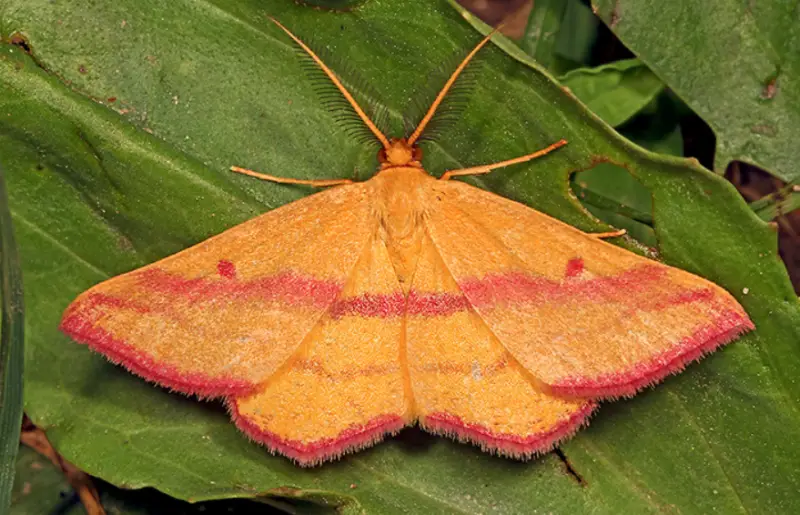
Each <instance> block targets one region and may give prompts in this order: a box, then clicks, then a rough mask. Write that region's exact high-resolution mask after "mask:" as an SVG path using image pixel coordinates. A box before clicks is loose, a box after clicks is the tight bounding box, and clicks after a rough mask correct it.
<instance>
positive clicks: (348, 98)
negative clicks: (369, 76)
mask: <svg viewBox="0 0 800 515" xmlns="http://www.w3.org/2000/svg"><path fill="white" fill-rule="evenodd" d="M270 20H272V23H274V24H275V25H277V26H278V27H280V28H281V30H283V31H284V32H285V33H286V34H288V35H289V37H290V38H292V40H293V41H294V42H295V43H296V44H297V46H299V47H300V48H301V49H302V50H303V52H304V55H306V56H308V58H309V59H310V60H311V61H312V62H313V63H314V65H316V66H317V67H319V69H320V70H322V71H323V72H324V73H325V75H326V76H327V77H328V79H330V81H331V82H332V83H333V85H334V86H336V88H337V89H338V90H339V92H340V93H341V95H342V96H343V97H344V101H340V100H338V99H336V98H334V97H328V96H325V97H324V98H323V102H325V103H326V105H328V106H332V107H334V108H337V109H338V108H340V107H344V106H347V105H349V106H350V107H351V108H352V110H353V111H354V115H355V116H357V119H359V120H361V122H363V124H364V125H365V126H366V127H367V128H368V129H369V130H370V132H371V133H372V134H373V135H374V136H375V137H376V138H378V141H380V142H381V145H382V146H383V148H384V149H388V148H389V146H390V144H389V140H388V138H387V137H386V136H384V134H383V132H381V130H380V129H379V128H378V126H377V125H376V124H375V122H373V121H372V119H370V117H369V116H367V113H365V112H364V110H363V109H362V108H361V106H360V105H358V102H356V100H355V98H353V95H352V94H351V93H350V91H348V89H347V88H346V87H345V85H344V83H343V82H342V81H341V80H340V79H339V77H338V76H337V75H336V74H335V73H333V70H331V69H330V68H329V67H328V66H327V65H326V64H325V62H324V61H323V60H322V59H320V57H319V56H318V55H317V54H316V53H315V52H314V51H313V50H311V48H309V46H308V45H306V44H305V43H304V42H303V41H302V40H300V38H298V37H297V36H295V35H294V34H293V33H292V32H291V31H290V30H289V29H287V28H286V27H284V26H283V25H282V24H281V22H279V21H278V20H276V19H275V18H272V17H270ZM373 98H374V97H373ZM339 113H340V114H339V119H342V120H347V119H348V118H350V116H348V115H346V114H341V110H340V111H339ZM351 116H352V115H351Z"/></svg>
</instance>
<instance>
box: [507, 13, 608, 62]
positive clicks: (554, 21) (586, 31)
mask: <svg viewBox="0 0 800 515" xmlns="http://www.w3.org/2000/svg"><path fill="white" fill-rule="evenodd" d="M598 26H599V22H598V20H597V18H596V17H595V16H594V15H593V14H592V11H591V10H589V8H588V7H586V6H585V5H584V4H583V3H582V2H581V0H539V1H537V2H534V3H533V7H532V8H531V13H530V15H529V16H528V25H527V26H526V27H525V33H524V34H523V36H522V39H521V40H520V41H519V45H520V47H521V48H522V49H523V50H525V51H526V52H527V53H528V54H530V55H531V56H532V57H533V58H534V59H536V61H537V62H538V63H539V64H541V65H542V66H544V67H546V68H547V69H548V70H550V72H551V73H554V74H557V75H558V74H562V73H566V72H568V71H569V70H571V69H573V68H577V67H579V66H582V65H584V64H587V63H588V62H589V59H590V56H591V52H592V47H593V46H594V42H595V39H596V38H597V28H598Z"/></svg>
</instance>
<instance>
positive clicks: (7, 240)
mask: <svg viewBox="0 0 800 515" xmlns="http://www.w3.org/2000/svg"><path fill="white" fill-rule="evenodd" d="M0 156H2V154H0ZM4 173H5V172H4V168H3V167H2V166H1V165H0V315H1V316H0V512H5V510H6V509H7V508H8V506H9V505H10V504H11V490H12V487H13V485H14V473H15V468H14V464H15V463H16V458H17V449H18V448H19V432H20V425H21V424H22V388H23V382H22V379H23V375H22V372H23V368H24V341H25V339H24V331H25V323H24V310H23V302H22V277H21V275H20V274H21V269H20V263H19V257H18V255H17V246H16V242H15V241H14V226H13V223H12V222H11V212H10V211H9V208H8V194H7V192H6V184H5V175H4Z"/></svg>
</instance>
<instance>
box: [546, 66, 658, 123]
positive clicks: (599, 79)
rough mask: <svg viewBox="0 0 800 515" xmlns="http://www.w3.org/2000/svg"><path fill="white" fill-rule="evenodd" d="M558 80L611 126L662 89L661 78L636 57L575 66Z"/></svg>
mask: <svg viewBox="0 0 800 515" xmlns="http://www.w3.org/2000/svg"><path fill="white" fill-rule="evenodd" d="M558 81H559V82H560V83H561V84H563V85H564V86H566V87H568V88H569V89H570V90H571V91H572V92H573V93H574V94H575V96H576V97H578V98H579V99H580V100H581V102H583V103H584V104H586V107H588V108H589V109H591V110H592V112H594V113H595V114H597V116H599V117H600V118H602V119H603V120H604V121H605V122H606V123H607V124H609V125H611V126H612V127H618V126H620V125H622V124H623V123H625V122H627V121H628V120H630V119H631V118H633V116H634V115H636V114H637V113H638V112H640V111H641V110H642V109H644V108H645V106H647V105H648V104H649V103H650V102H652V101H653V100H654V99H655V98H656V95H658V94H659V93H660V92H661V90H663V89H664V84H663V83H662V82H661V80H660V79H659V78H658V77H656V76H655V74H653V72H651V71H650V69H649V68H648V67H647V66H645V65H644V64H643V63H642V62H641V61H639V60H638V59H625V60H623V61H616V62H613V63H610V64H606V65H603V66H598V67H596V68H578V69H575V70H572V71H571V72H569V73H567V74H566V75H563V76H562V77H559V78H558Z"/></svg>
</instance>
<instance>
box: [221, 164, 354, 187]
mask: <svg viewBox="0 0 800 515" xmlns="http://www.w3.org/2000/svg"><path fill="white" fill-rule="evenodd" d="M231 171H232V172H236V173H241V174H244V175H249V176H250V177H256V178H257V179H262V180H265V181H272V182H277V183H279V184H302V185H304V186H314V187H316V188H325V187H328V186H340V185H342V184H352V183H353V181H351V180H350V179H292V178H288V177H276V176H274V175H267V174H265V173H258V172H254V171H253V170H248V169H247V168H239V167H238V166H231Z"/></svg>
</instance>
